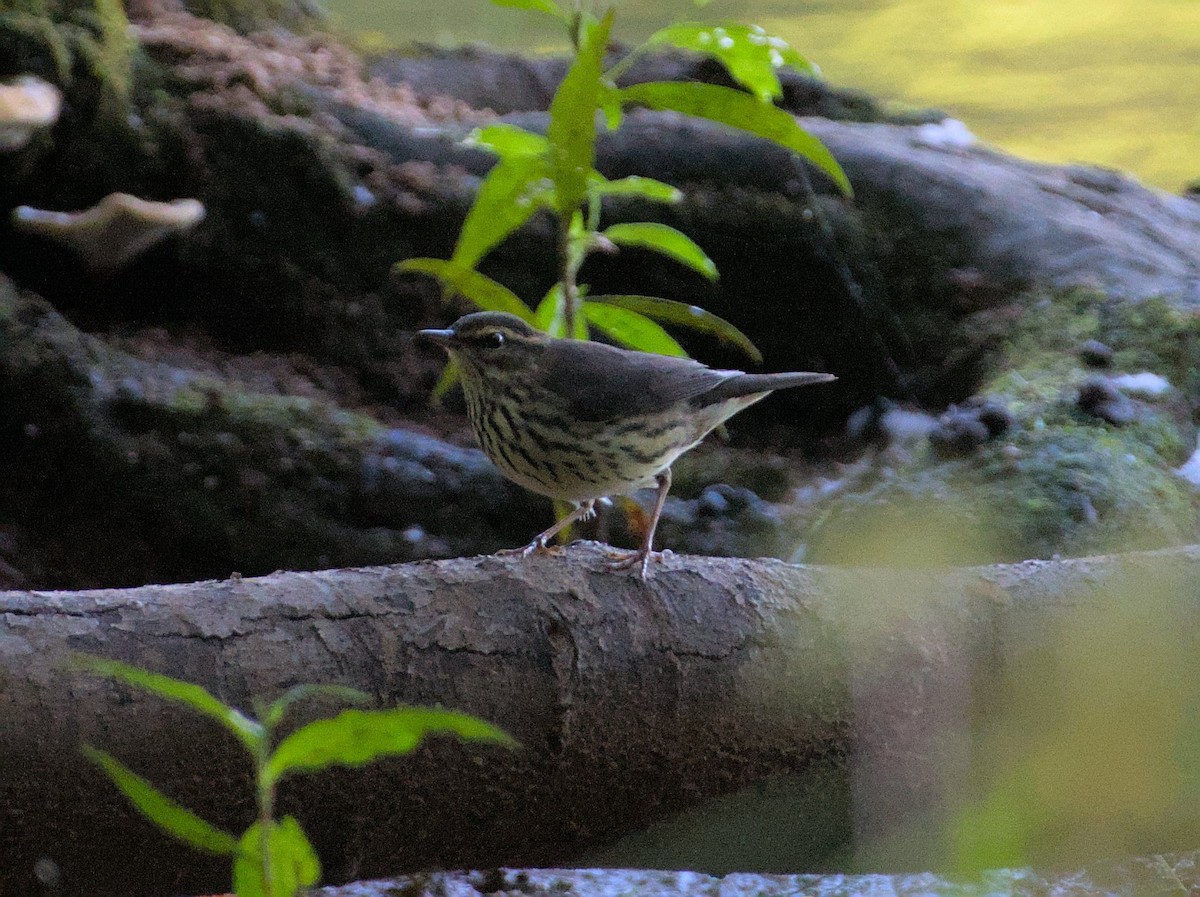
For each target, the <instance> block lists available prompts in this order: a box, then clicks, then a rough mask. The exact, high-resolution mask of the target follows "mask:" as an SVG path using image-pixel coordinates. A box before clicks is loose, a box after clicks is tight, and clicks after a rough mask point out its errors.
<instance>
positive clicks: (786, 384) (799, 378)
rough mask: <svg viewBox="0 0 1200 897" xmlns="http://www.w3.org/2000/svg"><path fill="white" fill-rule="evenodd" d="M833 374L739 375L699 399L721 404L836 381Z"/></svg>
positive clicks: (803, 372)
mask: <svg viewBox="0 0 1200 897" xmlns="http://www.w3.org/2000/svg"><path fill="white" fill-rule="evenodd" d="M836 379H837V377H835V376H834V375H833V374H820V373H816V372H813V371H793V372H790V373H785V374H739V375H737V376H734V377H730V378H729V379H727V380H724V381H722V382H721V383H718V384H717V385H716V386H715V387H713V388H712V389H710V390H709V391H708V392H706V393H704V394H703V395H702V396H700V397H699V399H700V401H701V402H702V403H703V404H708V403H709V402H723V401H725V400H726V399H736V398H739V397H740V396H749V395H754V394H756V393H764V394H765V393H768V392H774V391H775V390H777V389H788V388H790V387H792V386H811V385H812V384H814V383H830V382H832V381H834V380H836Z"/></svg>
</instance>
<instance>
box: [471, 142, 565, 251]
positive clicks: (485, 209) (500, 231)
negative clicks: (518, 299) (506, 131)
mask: <svg viewBox="0 0 1200 897" xmlns="http://www.w3.org/2000/svg"><path fill="white" fill-rule="evenodd" d="M547 174H548V172H547V169H546V160H545V159H543V158H542V157H541V156H511V157H509V158H504V159H501V160H500V161H499V162H497V163H496V164H495V165H494V166H492V170H491V171H489V172H488V175H487V177H485V178H484V179H483V183H481V184H480V185H479V192H478V193H476V194H475V202H474V203H473V204H472V205H471V210H470V211H469V212H467V218H466V220H465V221H464V222H463V226H462V230H461V231H459V233H458V242H457V243H456V244H455V246H454V255H453V257H452V258H451V261H452V262H454V264H456V265H459V266H461V267H463V268H473V267H475V265H477V264H478V263H479V260H480V259H481V258H483V257H484V256H485V255H487V254H488V253H489V252H490V251H491V250H492V249H493V248H494V247H495V246H496V245H497V244H499V243H500V242H501V241H502V240H503V239H504V238H505V237H507V236H508V235H509V234H511V233H512V232H513V231H515V230H516V229H517V228H519V227H520V226H521V225H522V224H524V223H525V222H526V221H528V220H529V219H530V218H532V217H533V215H534V213H536V212H537V211H538V209H541V208H543V207H544V206H546V205H548V204H550V202H551V200H552V199H553V193H552V192H551V190H550V182H549V179H548V177H547Z"/></svg>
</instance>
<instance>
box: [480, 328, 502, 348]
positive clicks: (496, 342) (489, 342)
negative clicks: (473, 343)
mask: <svg viewBox="0 0 1200 897" xmlns="http://www.w3.org/2000/svg"><path fill="white" fill-rule="evenodd" d="M482 343H483V346H484V348H485V349H499V348H500V347H501V346H503V345H504V334H503V333H501V332H500V331H499V330H496V331H494V332H492V333H489V334H488V335H487V336H485V337H484V338H483V340H482Z"/></svg>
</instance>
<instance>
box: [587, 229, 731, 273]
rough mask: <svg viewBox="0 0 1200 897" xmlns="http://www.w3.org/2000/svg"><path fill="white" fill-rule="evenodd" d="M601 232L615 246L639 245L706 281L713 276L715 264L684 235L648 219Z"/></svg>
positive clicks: (715, 270)
mask: <svg viewBox="0 0 1200 897" xmlns="http://www.w3.org/2000/svg"><path fill="white" fill-rule="evenodd" d="M601 233H602V234H603V235H604V236H605V237H608V239H610V240H612V241H613V242H614V243H616V244H617V245H618V246H640V247H642V248H643V249H652V250H654V251H655V252H661V253H662V254H663V255H666V256H670V257H671V258H673V259H675V261H677V262H680V263H682V264H684V265H687V266H688V267H689V268H694V269H695V270H697V271H699V272H700V273H701V274H703V275H704V276H705V277H707V278H708V279H709V280H716V279H717V266H716V264H715V263H714V262H713V260H712V259H710V258H709V257H708V256H707V255H706V254H705V252H704V250H703V249H701V248H700V247H699V246H697V245H696V243H695V242H694V241H693V240H692V238H691V237H689V236H688V235H687V234H685V233H683V232H682V231H677V230H675V228H673V227H670V226H669V225H666V224H655V223H654V222H650V221H643V222H630V223H628V224H614V225H612V226H611V227H609V228H606V229H605V230H603V231H601Z"/></svg>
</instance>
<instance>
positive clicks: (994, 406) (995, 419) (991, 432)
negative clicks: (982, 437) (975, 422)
mask: <svg viewBox="0 0 1200 897" xmlns="http://www.w3.org/2000/svg"><path fill="white" fill-rule="evenodd" d="M972 411H973V412H974V414H975V416H976V417H977V418H979V422H980V423H981V424H983V425H984V426H985V427H987V431H988V439H995V438H997V437H998V436H1003V435H1004V434H1005V433H1007V432H1008V431H1009V430H1011V429H1012V428H1013V425H1014V424H1015V423H1016V418H1014V417H1013V413H1012V412H1011V411H1009V410H1008V408H1007V407H1005V406H1004V405H1001V404H1000V403H999V402H994V401H990V400H984V401H983V402H981V403H980V404H979V405H978V406H977V407H975V408H973V409H972Z"/></svg>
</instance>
